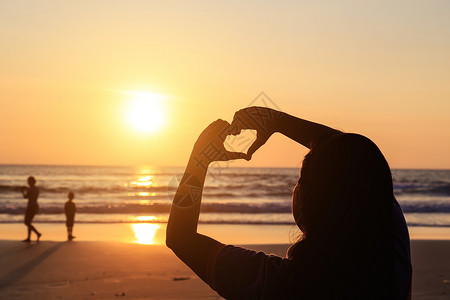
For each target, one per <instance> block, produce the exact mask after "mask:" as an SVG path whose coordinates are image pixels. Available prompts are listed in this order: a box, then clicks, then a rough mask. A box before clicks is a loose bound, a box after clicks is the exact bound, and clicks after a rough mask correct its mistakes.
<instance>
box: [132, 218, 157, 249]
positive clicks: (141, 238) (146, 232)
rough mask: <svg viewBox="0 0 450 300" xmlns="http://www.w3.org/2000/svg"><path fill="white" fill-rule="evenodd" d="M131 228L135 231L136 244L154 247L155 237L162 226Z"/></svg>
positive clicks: (139, 225) (143, 225)
mask: <svg viewBox="0 0 450 300" xmlns="http://www.w3.org/2000/svg"><path fill="white" fill-rule="evenodd" d="M131 227H132V228H133V231H134V236H135V238H136V240H135V241H134V242H135V243H138V244H144V245H153V244H155V235H156V232H157V231H158V229H160V227H161V226H160V225H158V224H148V223H143V224H131Z"/></svg>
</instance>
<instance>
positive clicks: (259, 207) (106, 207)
mask: <svg viewBox="0 0 450 300" xmlns="http://www.w3.org/2000/svg"><path fill="white" fill-rule="evenodd" d="M170 206H171V204H170V203H161V202H159V203H148V204H135V203H129V204H103V205H83V206H81V205H79V204H77V213H90V214H130V213H132V214H133V213H134V214H140V213H141V214H151V213H168V212H169V211H170ZM24 211H25V207H23V206H22V207H17V206H4V207H0V213H1V214H10V215H20V214H23V213H24ZM201 211H202V212H208V213H224V214H225V213H249V214H262V213H290V211H291V204H290V203H262V204H246V203H223V204H222V203H203V204H202V208H201ZM61 213H63V207H62V206H61V205H58V206H53V205H48V206H44V205H41V207H40V208H39V214H61Z"/></svg>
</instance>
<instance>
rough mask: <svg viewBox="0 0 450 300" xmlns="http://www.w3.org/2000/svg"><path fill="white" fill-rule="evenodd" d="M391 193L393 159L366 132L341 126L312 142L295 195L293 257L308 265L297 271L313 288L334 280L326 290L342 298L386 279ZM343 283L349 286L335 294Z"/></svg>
mask: <svg viewBox="0 0 450 300" xmlns="http://www.w3.org/2000/svg"><path fill="white" fill-rule="evenodd" d="M393 197H394V195H393V187H392V176H391V173H390V169H389V166H388V163H387V162H386V159H385V158H384V156H383V154H382V153H381V151H380V150H379V149H378V147H377V146H376V145H375V144H374V143H373V142H372V141H371V140H369V139H368V138H366V137H364V136H361V135H357V134H344V133H342V134H338V135H335V136H333V137H330V138H328V139H327V140H325V141H324V142H323V143H321V144H320V145H318V146H316V147H312V149H311V151H310V152H309V153H308V154H307V155H306V156H305V159H304V161H303V166H302V170H301V174H300V178H299V180H298V183H297V185H296V187H295V189H294V193H293V201H292V210H293V215H294V218H295V221H296V223H297V225H298V227H299V228H300V230H301V231H302V232H303V236H302V238H301V239H300V241H299V242H297V243H296V244H295V245H294V246H293V247H291V249H290V251H289V256H290V257H291V258H292V260H293V261H295V262H296V263H298V264H300V265H301V267H299V268H298V269H299V270H301V269H304V270H309V274H306V275H305V274H301V275H300V276H301V278H303V279H302V280H303V282H304V283H307V282H309V287H311V286H313V285H314V284H315V282H320V281H321V280H334V281H335V284H334V287H335V289H333V285H332V287H331V288H329V289H328V290H327V291H321V292H323V293H325V294H324V295H327V296H332V297H338V298H339V297H343V298H352V297H355V298H357V297H359V296H360V295H361V294H364V292H367V290H371V289H373V288H375V286H376V285H382V286H385V285H386V284H388V283H389V282H390V281H389V278H388V277H389V272H390V269H389V268H390V266H391V265H390V264H391V263H392V257H391V251H390V249H391V248H392V214H393V199H394V198H393ZM330 276H331V277H335V278H331V277H330ZM383 277H384V278H383ZM342 285H349V288H350V287H351V289H349V290H348V291H347V292H346V293H344V294H342V295H335V294H334V290H335V291H341V292H342ZM317 288H318V289H319V290H320V287H317ZM374 293H375V294H374V295H378V296H382V295H381V294H383V293H384V292H383V291H382V288H381V292H380V290H378V291H376V292H374ZM380 293H381V294H380ZM386 295H387V292H386ZM316 296H317V294H316ZM366 296H367V295H366Z"/></svg>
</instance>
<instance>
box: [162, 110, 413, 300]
mask: <svg viewBox="0 0 450 300" xmlns="http://www.w3.org/2000/svg"><path fill="white" fill-rule="evenodd" d="M242 129H253V130H256V131H257V139H256V141H255V143H254V144H253V145H252V146H250V148H249V150H248V153H247V154H242V153H233V152H228V151H227V150H225V148H224V146H223V141H224V140H225V137H226V135H228V134H234V135H236V134H239V133H240V131H241V130H242ZM275 132H280V133H282V134H284V135H285V136H287V137H289V138H291V139H293V140H294V141H297V142H298V143H300V144H302V145H304V146H306V147H308V148H309V149H310V152H309V153H308V154H307V155H306V156H305V159H304V161H303V166H302V169H301V173H300V178H299V180H298V183H297V185H296V186H295V187H294V190H293V197H292V213H293V216H294V220H295V222H296V224H297V226H298V227H299V229H300V230H301V231H302V233H303V235H302V237H301V238H300V239H299V241H297V242H296V243H295V244H294V245H292V246H291V247H290V249H289V251H288V253H287V257H286V258H281V257H277V256H274V255H266V254H264V253H262V252H259V253H257V252H255V251H251V250H247V249H243V248H240V247H235V246H231V245H223V244H222V243H220V242H218V241H216V240H214V239H212V238H210V237H207V236H203V235H201V234H199V233H197V223H198V216H199V212H200V200H201V191H202V189H203V184H204V180H205V176H206V171H207V166H208V165H209V163H211V162H212V161H218V160H230V159H238V158H245V159H247V160H250V159H251V156H252V155H253V153H254V152H255V151H256V150H257V149H258V148H259V147H261V146H262V145H263V144H264V143H265V142H266V141H267V140H268V139H269V137H270V136H271V135H272V134H273V133H275ZM212 149H216V150H215V151H211V150H212ZM166 243H167V245H168V247H170V248H171V249H172V250H173V251H174V252H175V254H176V255H177V256H178V257H179V258H180V259H181V260H182V261H183V262H185V263H186V264H187V265H188V266H189V267H190V268H191V269H192V270H193V271H194V272H195V273H196V274H197V275H198V276H199V277H200V278H201V279H203V280H204V281H205V282H206V283H208V284H209V285H210V286H211V287H212V288H213V289H214V290H216V291H217V292H218V293H219V294H220V295H221V296H223V297H225V298H227V299H407V298H408V297H410V288H411V272H412V271H411V270H412V269H411V259H410V251H409V234H408V230H407V227H406V223H405V220H404V217H403V213H402V211H401V209H400V206H399V205H398V203H397V201H396V200H395V198H394V194H393V187H392V177H391V173H390V170H389V166H388V164H387V162H386V160H385V158H384V156H383V155H382V153H381V151H380V150H379V149H378V147H377V146H376V145H375V144H374V143H373V142H372V141H370V140H369V139H368V138H366V137H363V136H361V135H358V134H349V133H343V132H341V131H338V130H335V129H332V128H329V127H327V126H324V125H320V124H317V123H313V122H309V121H306V120H302V119H299V118H295V117H293V116H290V115H288V114H285V113H281V112H278V111H275V110H271V109H268V108H262V107H250V108H246V109H243V110H240V111H238V112H237V113H236V114H235V116H234V119H233V122H232V124H231V125H230V124H228V123H227V122H226V121H223V120H217V121H215V122H213V123H212V124H211V125H209V126H208V127H207V128H206V129H205V130H204V131H203V132H202V134H201V135H200V136H199V138H198V140H197V142H196V143H195V146H194V149H193V151H192V154H191V157H190V160H189V163H188V165H187V167H186V171H185V174H184V176H183V178H182V180H181V183H180V185H179V187H178V190H177V193H176V194H175V197H174V200H173V205H172V208H171V213H170V217H169V223H168V226H167V237H166Z"/></svg>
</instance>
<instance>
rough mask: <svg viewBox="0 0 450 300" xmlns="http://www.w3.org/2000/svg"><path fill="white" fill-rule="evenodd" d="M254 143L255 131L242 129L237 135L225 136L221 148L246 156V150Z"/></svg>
mask: <svg viewBox="0 0 450 300" xmlns="http://www.w3.org/2000/svg"><path fill="white" fill-rule="evenodd" d="M255 141H256V130H253V129H243V130H241V132H240V133H239V134H238V135H232V134H230V135H227V137H226V138H225V141H224V142H223V146H224V147H225V149H226V150H228V151H230V152H239V153H245V154H247V152H248V148H250V146H251V145H252V144H253V143H254V142H255Z"/></svg>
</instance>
